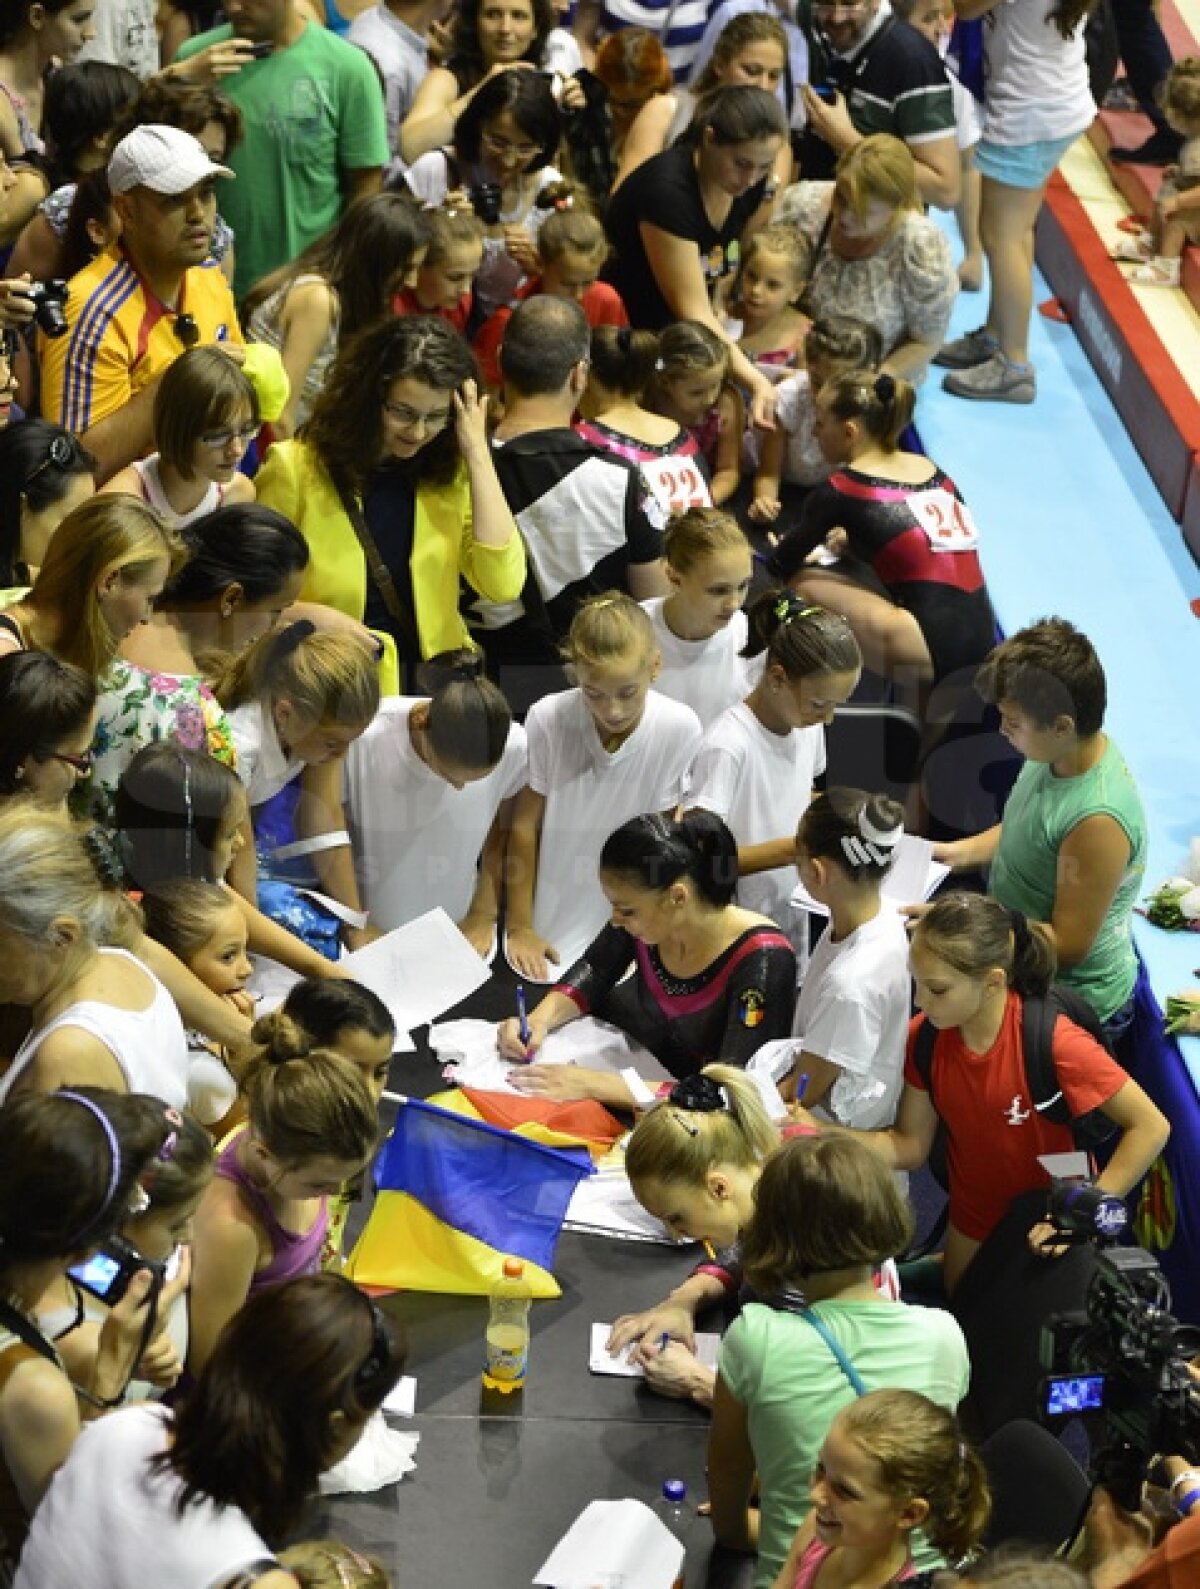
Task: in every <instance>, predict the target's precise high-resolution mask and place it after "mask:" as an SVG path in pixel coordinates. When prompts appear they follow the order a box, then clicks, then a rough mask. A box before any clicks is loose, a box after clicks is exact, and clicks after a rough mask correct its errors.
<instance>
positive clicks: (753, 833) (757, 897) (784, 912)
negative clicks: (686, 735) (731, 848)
mask: <svg viewBox="0 0 1200 1589" xmlns="http://www.w3.org/2000/svg"><path fill="white" fill-rule="evenodd" d="M824 771H825V730H824V729H823V728H822V727H821V725H820V724H816V725H815V726H814V727H812V728H794V729H792V731H791V732H790V733H788V734H773V733H771V731H770V730H769V729H767V728H764V727H763V725H762V724H761V723H760V722H759V720H758V718H757V717H756V716H755V715H754V713H753V712H752V711H751V710H750V708H749V707H748V706H746V705H745V704H744V703H743V704H742V705H739V706H731V707H730V708H729V710H728V711H727V712H724V713H722V715H721V716H720V717H719V718H718V719H717V721H716V722H715V723H714V724H713V725H712V727H711V728H710V729H709V730H708V732H707V733H706V734H705V736H704V743H703V745H701V747H700V750H699V752H698V753H697V756H696V760H695V761H694V762H693V763H692V772H691V792H690V794H689V796H688V804H689V805H693V806H702V807H703V808H704V810H705V811H715V812H716V813H717V815H718V816H719V817H722V818H723V819H724V821H725V822H726V824H727V825H728V827H729V829H730V832H731V833H732V834H733V836H734V838H735V839H736V840H737V843H738V848H739V849H741V848H744V847H746V846H748V845H751V844H765V843H766V842H767V841H768V840H770V839H782V838H785V837H787V836H789V835H790V834H794V833H795V831H796V829H797V828H798V827H799V825H800V818H801V817H802V816H803V815H804V813H805V811H806V810H807V809H808V803H809V801H810V800H811V799H812V787H813V780H814V779H815V778H816V777H817V776H818V774H820V773H822V772H824ZM795 887H796V869H795V867H794V866H777V867H774V868H773V869H772V870H771V871H769V872H756V873H752V874H751V875H750V876H749V877H743V878H742V879H741V881H740V882H739V883H738V887H737V902H738V904H739V905H742V906H744V907H745V909H747V910H757V911H758V912H760V914H762V915H764V916H769V917H770V918H771V920H772V921H773V922H775V923H777V925H778V926H779V927H780V928H782V930H783V931H784V932H785V933H787V935H788V937H789V938H791V939H792V942H793V943H796V942H797V941H798V932H799V921H798V918H797V913H796V912H795V909H794V907H793V906H792V904H791V896H792V893H793V891H794V890H795ZM801 914H802V915H803V918H804V920H805V921H806V920H807V913H806V912H805V913H801Z"/></svg>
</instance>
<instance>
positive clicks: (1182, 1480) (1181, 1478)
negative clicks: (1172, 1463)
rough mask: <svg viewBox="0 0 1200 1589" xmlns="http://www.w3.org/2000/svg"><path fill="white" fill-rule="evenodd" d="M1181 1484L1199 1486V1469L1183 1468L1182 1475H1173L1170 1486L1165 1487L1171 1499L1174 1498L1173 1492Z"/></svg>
mask: <svg viewBox="0 0 1200 1589" xmlns="http://www.w3.org/2000/svg"><path fill="white" fill-rule="evenodd" d="M1181 1484H1191V1485H1198V1484H1200V1468H1184V1470H1183V1472H1182V1473H1177V1474H1176V1475H1175V1477H1174V1478H1173V1479H1172V1480H1171V1482H1170V1484H1169V1485H1168V1486H1167V1489H1168V1492H1169V1493H1170V1495H1171V1496H1172V1497H1174V1495H1175V1491H1176V1490H1177V1489H1178V1488H1179V1486H1180V1485H1181Z"/></svg>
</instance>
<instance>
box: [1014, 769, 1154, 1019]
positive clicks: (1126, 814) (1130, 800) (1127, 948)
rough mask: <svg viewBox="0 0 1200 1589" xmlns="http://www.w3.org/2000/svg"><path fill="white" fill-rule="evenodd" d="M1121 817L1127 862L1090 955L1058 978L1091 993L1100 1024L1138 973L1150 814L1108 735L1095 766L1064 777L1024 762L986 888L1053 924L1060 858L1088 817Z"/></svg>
mask: <svg viewBox="0 0 1200 1589" xmlns="http://www.w3.org/2000/svg"><path fill="white" fill-rule="evenodd" d="M1101 814H1103V815H1105V816H1110V817H1112V818H1113V820H1114V821H1115V822H1119V823H1120V825H1121V827H1122V828H1123V830H1124V832H1125V835H1126V837H1127V838H1128V840H1129V850H1130V855H1129V865H1128V867H1127V868H1126V870H1125V875H1124V877H1122V879H1121V883H1120V886H1119V887H1118V889H1117V892H1116V895H1115V896H1114V898H1113V902H1112V904H1111V905H1110V906H1109V908H1108V914H1107V915H1106V916H1105V918H1104V920H1103V922H1102V923H1101V924H1100V931H1099V932H1098V933H1097V934H1096V941H1095V943H1094V944H1093V945H1092V948H1091V953H1090V954H1088V956H1087V957H1086V958H1085V959H1084V960H1081V961H1080V963H1079V964H1078V965H1077V966H1069V967H1064V968H1063V970H1062V971H1061V972H1060V973H1059V978H1058V980H1059V981H1060V982H1062V983H1064V984H1065V985H1066V986H1067V987H1070V988H1074V989H1075V991H1076V992H1077V993H1078V994H1080V996H1081V997H1082V998H1085V999H1086V1000H1087V1001H1088V1003H1089V1004H1090V1005H1091V1006H1092V1008H1093V1009H1094V1010H1095V1012H1096V1014H1097V1015H1098V1016H1099V1017H1100V1019H1101V1020H1102V1021H1106V1020H1107V1019H1108V1018H1109V1016H1110V1015H1113V1014H1115V1013H1116V1011H1117V1010H1119V1009H1120V1008H1121V1006H1122V1005H1123V1004H1124V1003H1125V1001H1126V1000H1127V999H1128V998H1129V996H1130V994H1131V993H1132V992H1133V984H1134V980H1135V978H1136V976H1137V958H1136V956H1135V954H1134V948H1133V935H1132V931H1131V925H1130V923H1131V918H1132V915H1133V907H1134V905H1135V904H1136V903H1137V898H1138V894H1139V892H1140V891H1141V886H1142V876H1143V873H1144V872H1145V870H1146V814H1145V812H1144V811H1143V810H1142V802H1141V797H1140V796H1139V794H1138V792H1137V786H1136V784H1135V783H1134V781H1133V776H1132V774H1131V773H1130V771H1129V768H1128V767H1127V766H1126V765H1125V758H1124V757H1123V756H1122V755H1121V752H1120V751H1119V750H1118V749H1117V747H1116V746H1115V745H1114V744H1113V742H1112V741H1111V740H1109V742H1108V745H1107V747H1106V749H1105V751H1104V754H1103V756H1101V758H1100V760H1099V761H1098V762H1097V763H1096V765H1095V766H1094V767H1091V768H1089V770H1088V771H1087V772H1085V773H1080V774H1079V776H1078V777H1076V778H1058V777H1056V776H1055V775H1054V773H1053V772H1052V771H1051V770H1050V766H1049V764H1048V763H1046V762H1032V761H1031V762H1026V763H1025V766H1024V767H1022V769H1021V773H1020V776H1019V777H1018V779H1017V781H1016V784H1015V785H1014V787H1013V792H1012V794H1010V795H1009V797H1008V804H1007V805H1006V806H1005V808H1004V820H1003V822H1002V824H1001V827H1000V844H999V847H998V848H997V851H996V858H995V860H994V861H993V862H992V869H991V874H990V877H989V881H988V891H989V893H991V895H992V896H993V898H995V899H998V900H999V901H1000V903H1001V904H1002V905H1007V906H1008V907H1009V909H1010V910H1019V911H1023V912H1024V914H1025V915H1026V916H1029V917H1031V918H1032V919H1033V920H1034V921H1049V920H1050V917H1051V914H1052V912H1053V909H1054V895H1055V889H1056V884H1057V878H1058V855H1059V851H1060V850H1061V849H1062V846H1063V844H1064V842H1065V841H1066V838H1067V835H1068V834H1069V833H1070V832H1071V830H1072V829H1073V828H1074V827H1076V826H1077V825H1078V824H1079V823H1080V822H1082V821H1083V820H1084V818H1085V817H1093V816H1097V815H1101Z"/></svg>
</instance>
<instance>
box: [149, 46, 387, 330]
mask: <svg viewBox="0 0 1200 1589" xmlns="http://www.w3.org/2000/svg"><path fill="white" fill-rule="evenodd" d="M232 36H233V29H232V28H231V27H230V26H229V25H228V24H226V25H225V26H224V27H220V28H212V29H210V31H209V32H207V33H201V34H200V35H199V36H198V37H197V38H194V39H189V40H188V41H187V43H186V44H184V45H183V47H182V48H181V49H180V51H179V55H178V57H177V59H179V60H181V61H182V60H186V59H187V58H188V56H190V55H195V54H196V52H197V51H198V50H203V49H207V48H208V46H209V45H210V44H218V43H220V42H221V41H222V40H223V39H228V38H231V37H232ZM221 92H222V93H223V94H225V95H227V96H228V97H229V98H230V99H231V100H232V101H233V102H234V104H235V105H236V106H237V107H238V109H239V110H240V111H241V113H242V116H243V118H244V120H245V133H244V135H243V137H242V140H241V142H240V143H239V144H238V146H237V148H236V149H234V150H233V151H232V152H231V154H230V155H229V158H228V161H227V164H228V165H229V166H230V168H231V169H232V170H233V171H234V172H235V173H236V177H237V180H236V181H234V182H223V183H222V184H221V195H220V209H221V214H222V215H223V216H224V217H225V219H226V220H227V221H228V222H229V224H230V226H232V228H233V230H234V234H235V246H236V249H237V253H236V262H237V268H236V277H235V281H234V291H235V293H236V295H237V297H238V298H239V299H240V298H243V297H244V296H245V294H246V292H247V291H248V289H249V288H250V287H252V286H253V285H254V283H255V282H256V281H258V280H260V279H261V278H262V277H263V276H265V275H266V274H267V273H268V272H269V271H272V270H275V269H276V268H277V267H278V266H280V265H285V264H287V263H288V262H289V261H291V260H293V259H295V257H296V255H297V254H299V253H300V252H301V251H302V250H303V249H305V248H307V247H308V245H309V244H310V243H312V242H314V241H315V240H316V239H317V238H318V237H320V235H321V234H322V232H325V231H328V229H329V228H330V227H331V226H332V225H333V224H334V222H335V221H336V220H337V219H338V217H339V216H340V215H341V213H342V207H343V191H342V189H343V174H344V173H345V172H347V171H355V170H361V169H367V168H370V167H372V166H384V165H386V164H387V162H388V159H389V158H390V152H389V150H388V141H387V120H386V117H385V115H384V108H383V91H382V89H381V88H380V86H379V78H378V76H377V75H376V72H375V67H374V65H373V64H372V62H371V58H370V56H369V55H367V54H366V53H365V51H363V50H360V49H358V48H357V47H356V46H355V45H353V44H347V43H346V41H345V40H344V39H339V38H337V37H336V36H335V35H334V34H332V33H330V32H329V31H328V30H327V29H326V28H321V27H317V26H316V24H315V23H311V22H310V23H309V24H308V26H307V27H306V28H305V29H304V32H303V33H302V34H301V35H300V37H299V38H298V39H297V40H296V42H295V44H293V45H291V46H290V47H289V48H288V49H286V50H277V51H276V52H275V54H273V55H268V56H267V57H266V58H265V59H264V60H261V61H251V63H250V64H249V65H248V66H243V67H242V69H241V70H240V71H238V72H234V73H233V74H232V75H231V76H229V77H225V78H222V79H221Z"/></svg>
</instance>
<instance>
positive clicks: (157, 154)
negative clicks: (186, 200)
mask: <svg viewBox="0 0 1200 1589" xmlns="http://www.w3.org/2000/svg"><path fill="white" fill-rule="evenodd" d="M232 175H233V172H232V171H231V170H230V169H229V167H228V166H219V165H217V163H216V162H215V161H214V160H210V159H209V157H208V155H207V154H206V153H205V150H204V145H203V144H202V143H201V142H200V140H199V139H198V138H193V137H192V135H191V133H190V132H182V131H180V129H179V128H178V127H161V126H155V125H151V126H147V127H135V128H134V129H133V131H132V132H131V133H127V134H126V135H125V137H124V138H122V139H121V141H120V143H119V144H118V145H117V147H116V148H115V149H114V150H113V152H112V155H111V157H110V159H109V162H108V186H109V190H110V191H111V192H113V193H128V192H129V190H130V188H150V189H151V190H152V191H153V192H155V193H186V192H187V190H188V189H189V188H194V187H195V186H196V185H197V183H199V182H204V181H205V180H206V179H207V178H209V177H231V176H232Z"/></svg>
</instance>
